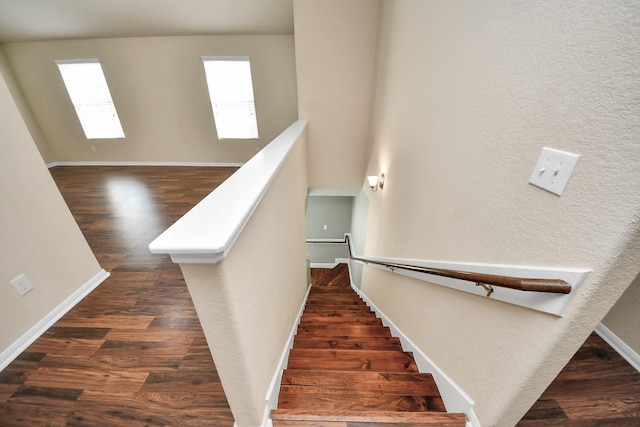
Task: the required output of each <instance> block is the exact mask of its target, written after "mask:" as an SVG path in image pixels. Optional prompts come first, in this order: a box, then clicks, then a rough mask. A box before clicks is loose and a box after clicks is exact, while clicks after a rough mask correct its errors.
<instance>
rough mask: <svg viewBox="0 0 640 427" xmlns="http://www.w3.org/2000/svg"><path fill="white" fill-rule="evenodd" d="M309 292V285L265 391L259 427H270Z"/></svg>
mask: <svg viewBox="0 0 640 427" xmlns="http://www.w3.org/2000/svg"><path fill="white" fill-rule="evenodd" d="M310 291H311V284H308V285H307V293H306V294H305V296H304V299H303V300H302V305H301V306H300V309H299V310H298V317H297V318H296V321H295V322H294V324H293V327H292V328H291V331H290V332H289V338H288V339H287V344H286V345H285V347H284V349H283V350H282V354H281V355H280V360H279V362H278V366H277V367H276V370H275V372H274V373H273V377H272V378H271V384H270V385H269V388H268V389H267V395H266V396H265V405H264V416H263V418H262V424H261V427H272V425H273V424H272V422H271V418H270V416H271V410H272V409H276V408H277V407H278V396H279V395H280V384H281V383H282V372H283V371H284V370H285V369H287V363H288V362H289V350H291V348H292V347H293V340H294V338H295V337H296V333H297V331H298V325H299V324H300V319H302V314H303V313H304V308H305V306H306V305H307V298H308V297H309V292H310Z"/></svg>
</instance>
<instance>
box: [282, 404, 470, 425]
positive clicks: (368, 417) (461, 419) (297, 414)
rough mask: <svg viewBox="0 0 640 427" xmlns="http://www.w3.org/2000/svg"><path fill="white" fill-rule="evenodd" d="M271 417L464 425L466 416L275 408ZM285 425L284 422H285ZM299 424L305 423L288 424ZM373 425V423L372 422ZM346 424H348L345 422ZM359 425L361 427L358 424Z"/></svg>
mask: <svg viewBox="0 0 640 427" xmlns="http://www.w3.org/2000/svg"><path fill="white" fill-rule="evenodd" d="M271 419H272V420H274V426H276V425H277V424H275V421H278V420H282V421H295V422H305V421H310V422H349V423H387V424H395V425H399V426H401V425H403V424H404V425H411V426H414V427H416V426H423V425H424V426H443V427H444V426H447V427H448V426H458V427H464V425H465V423H466V416H465V415H464V414H458V413H447V412H395V411H367V412H360V411H336V412H335V413H331V414H327V413H325V412H324V411H310V410H299V409H282V408H278V409H274V410H273V411H271ZM283 425H284V424H283ZM287 425H298V426H302V425H303V424H287ZM372 425H373V424H372ZM345 426H346V424H345ZM358 427H360V426H359V425H358Z"/></svg>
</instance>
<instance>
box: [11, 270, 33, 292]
mask: <svg viewBox="0 0 640 427" xmlns="http://www.w3.org/2000/svg"><path fill="white" fill-rule="evenodd" d="M11 284H12V285H13V287H14V288H16V291H18V293H19V294H20V296H21V297H23V296H25V295H26V294H28V293H29V292H30V291H31V290H32V289H33V286H31V282H29V279H27V276H25V275H24V274H21V275H19V276H18V277H16V278H15V279H13V280H12V281H11Z"/></svg>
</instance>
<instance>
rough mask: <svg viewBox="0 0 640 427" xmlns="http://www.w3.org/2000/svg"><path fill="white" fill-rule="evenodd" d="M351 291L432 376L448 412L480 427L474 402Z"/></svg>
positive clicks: (360, 293)
mask: <svg viewBox="0 0 640 427" xmlns="http://www.w3.org/2000/svg"><path fill="white" fill-rule="evenodd" d="M351 287H352V288H353V290H354V291H355V292H356V293H357V294H358V295H359V296H360V297H361V298H362V299H363V300H364V301H365V302H366V303H367V305H368V306H369V307H370V308H371V309H372V310H373V311H375V313H376V316H378V317H379V318H380V319H381V320H382V323H383V324H384V325H385V326H388V327H389V329H390V330H391V335H393V336H394V337H398V338H400V342H401V343H402V349H403V350H404V351H410V352H412V353H413V358H414V359H415V361H416V365H418V370H419V371H420V372H428V373H430V374H432V375H433V379H434V380H435V381H436V384H437V385H438V389H439V390H440V395H441V396H442V400H443V401H444V404H445V406H446V408H447V411H449V412H458V413H460V412H462V413H464V414H465V415H466V416H467V425H466V427H480V421H479V420H478V417H477V416H476V413H475V403H474V401H473V400H472V399H471V398H470V397H469V396H468V395H467V394H466V393H465V392H464V391H463V390H462V389H461V388H460V387H459V386H458V385H457V384H456V383H454V382H453V380H452V379H451V378H449V377H448V376H447V374H445V373H444V371H442V370H441V369H440V368H438V366H436V364H435V363H433V361H432V360H431V359H429V358H428V357H427V356H426V355H425V354H424V353H423V352H422V351H421V350H420V349H419V348H418V347H416V346H415V344H414V343H413V342H412V341H411V340H410V339H409V338H408V337H407V336H406V335H405V334H404V333H402V331H401V330H400V329H398V327H397V326H396V325H394V324H393V322H392V321H390V320H389V319H388V318H387V316H385V314H384V313H383V312H382V311H380V309H379V308H378V307H376V305H375V304H374V303H372V302H371V301H370V300H369V298H367V296H366V295H365V294H363V293H362V291H360V289H358V288H356V287H355V286H353V284H352V285H351Z"/></svg>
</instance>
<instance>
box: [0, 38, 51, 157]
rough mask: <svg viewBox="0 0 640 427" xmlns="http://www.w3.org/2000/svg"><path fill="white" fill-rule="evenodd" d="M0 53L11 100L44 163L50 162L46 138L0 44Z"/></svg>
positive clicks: (49, 150)
mask: <svg viewBox="0 0 640 427" xmlns="http://www.w3.org/2000/svg"><path fill="white" fill-rule="evenodd" d="M0 55H1V56H2V61H3V64H4V65H3V69H2V72H3V75H4V78H5V82H6V84H7V87H8V88H9V92H10V93H11V96H12V98H13V101H14V102H15V104H16V106H17V107H18V111H19V112H20V115H21V116H22V119H23V120H24V123H25V125H26V126H27V129H28V130H29V133H30V134H31V137H32V138H33V141H34V142H35V143H36V146H37V147H38V151H39V152H40V155H41V156H42V159H43V160H44V161H45V162H46V163H51V162H53V161H54V160H55V159H54V157H53V153H52V152H51V149H50V148H49V144H47V140H46V139H45V137H44V135H43V134H42V132H41V131H40V126H39V125H38V123H37V122H36V119H35V117H34V116H33V113H32V112H31V109H30V108H29V105H28V104H27V101H26V100H25V99H24V95H23V94H22V89H20V87H19V86H18V83H17V81H16V78H15V75H14V74H13V72H12V70H11V67H9V64H8V63H7V62H6V57H5V55H4V50H3V48H2V45H0Z"/></svg>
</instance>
